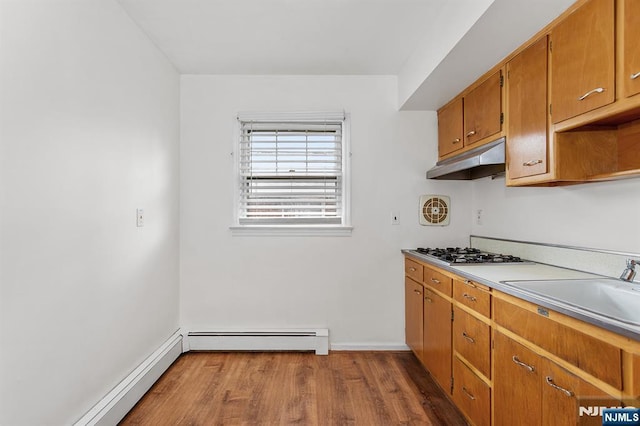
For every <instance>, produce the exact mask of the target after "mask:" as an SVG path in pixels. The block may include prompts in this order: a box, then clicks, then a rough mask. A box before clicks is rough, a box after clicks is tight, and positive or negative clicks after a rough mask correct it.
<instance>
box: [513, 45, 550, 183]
mask: <svg viewBox="0 0 640 426" xmlns="http://www.w3.org/2000/svg"><path fill="white" fill-rule="evenodd" d="M547 39H548V38H547V36H544V37H543V38H541V39H540V40H538V41H537V42H535V43H534V44H532V45H531V46H529V47H528V48H526V49H525V50H523V51H522V52H520V53H519V54H518V55H517V56H515V57H514V58H513V59H512V60H511V61H509V62H508V63H507V105H508V107H507V108H508V109H507V117H508V118H509V119H508V126H507V135H508V136H509V140H508V143H507V158H508V161H507V163H508V165H509V167H508V171H507V173H508V178H509V179H518V178H522V177H527V176H534V175H539V174H542V173H546V172H547V171H548V161H547V148H548V144H547V110H548V102H547V63H548V61H547V44H548V41H547Z"/></svg>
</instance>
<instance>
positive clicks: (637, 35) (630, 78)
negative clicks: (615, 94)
mask: <svg viewBox="0 0 640 426" xmlns="http://www.w3.org/2000/svg"><path fill="white" fill-rule="evenodd" d="M622 13H623V20H622V21H623V23H622V25H623V41H622V43H623V57H624V66H623V69H624V74H623V77H622V79H623V81H624V83H623V86H624V96H627V97H628V96H633V95H636V94H638V93H640V43H638V41H639V40H640V1H638V0H624V1H623V2H622Z"/></svg>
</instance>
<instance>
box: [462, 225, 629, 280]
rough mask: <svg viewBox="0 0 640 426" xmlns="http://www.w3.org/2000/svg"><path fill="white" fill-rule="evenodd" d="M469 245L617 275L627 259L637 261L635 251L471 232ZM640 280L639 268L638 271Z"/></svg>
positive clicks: (623, 267) (565, 266)
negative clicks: (537, 241) (516, 238)
mask: <svg viewBox="0 0 640 426" xmlns="http://www.w3.org/2000/svg"><path fill="white" fill-rule="evenodd" d="M470 245H471V247H475V248H478V249H480V250H482V251H487V252H492V253H508V254H511V255H514V256H519V257H521V258H523V259H527V260H531V261H534V262H539V263H545V264H548V265H553V266H560V267H563V268H570V269H576V270H579V271H585V272H591V273H594V274H600V275H604V276H607V277H614V278H619V277H620V274H621V273H622V271H623V270H624V269H625V268H626V262H627V259H630V258H631V259H636V260H640V254H638V253H621V252H615V251H611V250H599V249H593V248H583V247H570V246H560V245H557V244H553V245H551V244H543V243H535V242H526V241H514V240H507V239H501V238H492V237H483V236H477V235H472V236H471V237H470ZM638 272H639V274H638V278H636V281H638V280H639V279H640V271H638Z"/></svg>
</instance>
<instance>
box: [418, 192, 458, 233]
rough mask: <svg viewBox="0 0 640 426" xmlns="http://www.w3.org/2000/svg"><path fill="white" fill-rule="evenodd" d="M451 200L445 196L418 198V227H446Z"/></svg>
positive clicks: (449, 214) (423, 196) (449, 215)
mask: <svg viewBox="0 0 640 426" xmlns="http://www.w3.org/2000/svg"><path fill="white" fill-rule="evenodd" d="M450 206H451V199H450V198H449V197H447V196H446V195H422V196H420V225H425V226H447V225H449V218H450V217H451V208H450Z"/></svg>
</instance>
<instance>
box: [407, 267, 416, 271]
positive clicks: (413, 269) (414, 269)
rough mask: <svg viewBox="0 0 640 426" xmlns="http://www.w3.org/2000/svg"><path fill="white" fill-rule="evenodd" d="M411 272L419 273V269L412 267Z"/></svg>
mask: <svg viewBox="0 0 640 426" xmlns="http://www.w3.org/2000/svg"><path fill="white" fill-rule="evenodd" d="M409 270H410V271H411V272H415V271H417V269H416V268H414V267H413V266H412V267H411V268H409Z"/></svg>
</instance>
